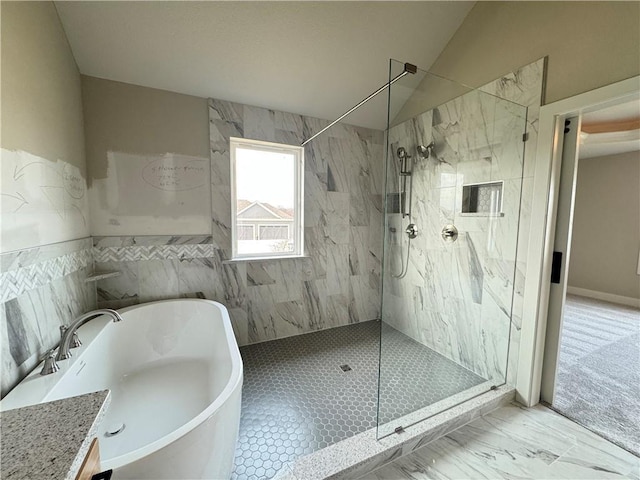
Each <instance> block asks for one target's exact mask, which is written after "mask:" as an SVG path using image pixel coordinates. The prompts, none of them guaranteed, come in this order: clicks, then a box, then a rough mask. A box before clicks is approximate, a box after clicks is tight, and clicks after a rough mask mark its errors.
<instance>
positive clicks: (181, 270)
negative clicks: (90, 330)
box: [93, 235, 224, 308]
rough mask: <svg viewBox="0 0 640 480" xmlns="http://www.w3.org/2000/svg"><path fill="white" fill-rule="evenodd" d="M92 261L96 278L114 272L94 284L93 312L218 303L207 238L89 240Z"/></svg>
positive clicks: (218, 282)
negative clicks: (179, 301) (183, 301)
mask: <svg viewBox="0 0 640 480" xmlns="http://www.w3.org/2000/svg"><path fill="white" fill-rule="evenodd" d="M93 255H94V259H95V270H96V272H120V275H119V276H117V277H109V278H103V279H101V280H98V281H97V282H96V294H97V304H98V307H99V308H123V307H127V306H129V305H135V304H138V303H145V302H152V301H155V300H164V299H168V298H209V299H214V300H218V301H223V300H224V298H223V297H221V295H220V293H221V292H222V287H221V283H222V279H221V278H220V276H219V271H218V270H216V269H215V268H214V260H213V256H214V249H213V246H212V244H211V236H210V235H195V236H193V235H189V236H186V235H185V236H109V237H93ZM223 303H224V301H223Z"/></svg>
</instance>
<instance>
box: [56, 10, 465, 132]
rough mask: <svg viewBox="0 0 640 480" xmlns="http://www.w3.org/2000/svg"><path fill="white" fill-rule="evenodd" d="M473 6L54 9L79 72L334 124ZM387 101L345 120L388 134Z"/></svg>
mask: <svg viewBox="0 0 640 480" xmlns="http://www.w3.org/2000/svg"><path fill="white" fill-rule="evenodd" d="M474 3H475V2H464V1H456V2H450V1H449V2H444V1H407V2H404V1H390V2H377V1H371V2H369V1H354V2H328V1H320V2H306V1H300V2H293V1H291V2H271V1H259V2H248V1H209V2H188V1H185V2H156V1H140V2H128V1H124V2H109V1H106V2H101V1H91V2H73V1H58V2H56V7H57V9H58V13H59V15H60V19H61V21H62V24H63V26H64V29H65V31H66V34H67V37H68V39H69V43H70V44H71V49H72V50H73V54H74V56H75V59H76V62H77V63H78V67H79V69H80V72H81V73H83V74H85V75H91V76H95V77H99V78H106V79H110V80H117V81H120V82H126V83H132V84H136V85H143V86H146V87H153V88H160V89H164V90H170V91H174V92H179V93H185V94H190V95H196V96H200V97H215V98H220V99H224V100H230V101H235V102H240V103H245V104H249V105H256V106H261V107H267V108H272V109H277V110H283V111H287V112H293V113H299V114H304V115H310V116H314V117H319V118H324V119H333V118H336V117H337V116H339V115H340V114H342V113H343V112H344V111H346V110H347V109H348V108H350V107H351V106H353V105H354V104H356V103H357V102H359V101H360V100H361V99H363V98H364V97H365V96H367V95H368V94H369V93H371V92H372V91H374V90H376V89H377V88H378V87H380V86H381V85H382V84H384V83H385V82H386V81H387V79H388V71H389V59H390V58H394V59H397V60H401V61H403V62H410V63H413V64H416V65H417V66H418V67H420V68H422V69H424V70H428V68H429V67H430V66H431V64H432V63H433V62H434V61H435V60H436V58H437V57H438V55H439V54H440V52H441V51H442V50H443V49H444V47H445V46H446V44H447V42H448V41H449V39H450V38H451V37H452V36H453V34H454V33H455V31H456V30H457V28H458V27H459V26H460V24H461V23H462V21H463V20H464V18H465V16H466V15H467V13H468V12H469V10H470V9H471V7H472V6H473V4H474ZM386 108H387V101H386V96H385V95H379V96H378V97H377V98H376V99H375V100H374V101H372V102H370V103H369V104H367V105H366V106H365V107H363V108H362V109H360V110H358V111H356V112H355V113H354V114H352V115H351V116H349V118H348V119H347V120H345V121H346V122H347V123H351V124H355V125H360V126H366V127H372V128H378V129H382V128H384V127H385V126H386V118H387V112H386Z"/></svg>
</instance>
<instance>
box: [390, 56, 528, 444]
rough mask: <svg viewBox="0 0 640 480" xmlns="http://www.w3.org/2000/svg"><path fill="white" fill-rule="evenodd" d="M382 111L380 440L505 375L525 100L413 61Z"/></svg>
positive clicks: (393, 64) (396, 68)
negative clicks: (443, 75)
mask: <svg viewBox="0 0 640 480" xmlns="http://www.w3.org/2000/svg"><path fill="white" fill-rule="evenodd" d="M401 69H402V64H400V63H399V62H394V61H392V62H391V69H390V78H393V77H394V76H395V75H396V74H397V73H396V72H398V71H400V70H401ZM388 120H389V121H388V129H387V131H386V134H387V154H386V155H387V159H386V163H385V165H386V167H385V168H386V174H385V178H386V183H385V185H386V186H385V194H384V195H385V200H386V201H385V202H384V204H385V209H386V210H385V219H384V246H383V266H382V268H383V273H382V308H381V312H382V321H381V333H380V335H381V336H380V374H379V385H378V387H379V394H378V436H379V437H382V436H386V435H389V434H392V433H394V432H396V431H401V430H402V429H403V428H406V427H407V426H409V425H411V424H413V423H415V422H418V421H420V420H422V419H424V418H427V417H429V416H431V415H434V414H437V413H439V412H442V411H443V410H445V409H448V408H451V407H453V406H454V405H457V404H459V403H462V402H465V401H466V400H468V399H470V398H472V397H474V396H477V395H480V394H482V393H484V392H486V391H488V390H490V389H492V388H496V387H497V386H500V385H502V384H504V383H505V381H506V371H507V357H508V349H509V338H510V328H511V309H512V301H513V300H512V299H513V293H514V283H515V274H516V262H515V260H516V252H517V246H518V245H517V232H518V225H519V220H520V196H521V190H522V177H523V156H524V143H523V133H524V132H525V129H526V108H525V107H523V106H520V105H517V104H515V103H512V102H509V101H507V100H504V99H501V98H499V97H497V96H494V95H492V94H490V93H486V92H484V91H481V90H475V89H471V88H468V87H464V86H462V85H459V84H456V83H455V82H452V81H449V80H446V79H443V78H441V77H438V76H435V75H431V74H429V73H427V72H424V71H421V70H418V71H417V72H416V74H415V75H412V76H411V77H406V78H403V79H402V80H400V81H398V82H397V83H394V85H392V86H391V87H390V89H389V117H388ZM408 350H411V351H412V352H413V353H412V355H411V359H410V360H409V359H407V357H406V356H404V355H401V353H400V352H403V351H408Z"/></svg>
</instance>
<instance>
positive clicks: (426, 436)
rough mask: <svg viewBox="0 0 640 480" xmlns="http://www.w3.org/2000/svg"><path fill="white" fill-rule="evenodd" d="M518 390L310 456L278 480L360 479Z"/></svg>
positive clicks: (505, 389) (499, 391)
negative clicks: (398, 429)
mask: <svg viewBox="0 0 640 480" xmlns="http://www.w3.org/2000/svg"><path fill="white" fill-rule="evenodd" d="M514 398H515V389H514V388H513V387H511V386H503V387H500V388H498V389H496V390H494V391H490V392H487V393H485V394H483V395H479V396H478V397H475V398H472V399H470V400H468V401H467V402H465V403H463V404H460V405H456V406H454V407H452V408H450V409H448V410H445V411H444V412H441V413H439V414H437V415H434V416H433V417H431V418H427V419H425V420H423V421H421V422H418V423H416V424H414V425H411V426H409V427H407V428H405V430H404V431H403V432H402V433H400V434H392V435H389V436H387V437H384V438H381V439H380V440H378V439H377V438H376V428H372V429H370V430H367V431H366V432H363V433H360V434H358V435H355V436H353V437H351V438H347V439H346V440H343V441H341V442H338V443H336V444H333V445H330V446H329V447H327V448H324V449H322V450H319V451H317V452H314V453H311V454H309V455H306V456H304V457H302V458H300V459H298V460H296V461H295V462H293V463H292V464H289V465H287V466H286V467H287V468H285V469H283V470H281V471H280V472H279V474H278V475H277V476H276V478H277V479H278V480H303V479H304V480H315V479H318V480H319V479H339V478H359V477H360V476H362V475H364V474H366V473H368V472H371V471H372V470H375V469H376V468H379V467H381V466H382V465H385V464H386V463H388V462H390V461H392V460H394V459H396V458H399V457H401V456H403V455H407V454H408V453H410V452H412V451H414V450H416V449H418V448H420V447H422V446H424V445H426V444H427V443H429V442H432V441H433V440H436V439H438V438H440V437H442V436H444V435H447V434H449V433H451V432H452V431H454V430H456V429H458V428H460V427H462V426H464V425H466V424H467V423H469V422H471V421H472V420H475V419H476V418H478V417H480V416H482V415H485V414H487V413H489V412H491V411H493V410H495V409H496V408H499V407H500V406H502V405H505V404H508V403H510V402H512V401H513V400H514Z"/></svg>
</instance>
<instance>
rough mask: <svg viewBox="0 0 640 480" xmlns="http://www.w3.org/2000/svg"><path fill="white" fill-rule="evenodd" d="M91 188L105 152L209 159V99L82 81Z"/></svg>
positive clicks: (103, 167) (101, 168)
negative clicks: (176, 155) (167, 154)
mask: <svg viewBox="0 0 640 480" xmlns="http://www.w3.org/2000/svg"><path fill="white" fill-rule="evenodd" d="M82 99H83V105H84V117H85V138H86V144H87V163H88V165H89V185H91V181H92V179H99V178H105V176H106V174H107V152H108V151H118V152H127V153H134V154H163V153H167V152H172V153H179V154H183V155H192V156H195V157H206V158H208V157H209V118H208V115H209V114H208V110H207V99H206V98H200V97H193V96H191V95H182V94H179V93H174V92H168V91H166V90H157V89H154V88H147V87H140V86H137V85H130V84H128V83H121V82H114V81H111V80H103V79H100V78H95V77H88V76H86V75H83V76H82Z"/></svg>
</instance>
